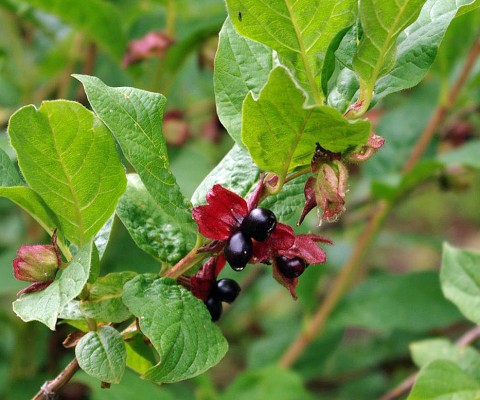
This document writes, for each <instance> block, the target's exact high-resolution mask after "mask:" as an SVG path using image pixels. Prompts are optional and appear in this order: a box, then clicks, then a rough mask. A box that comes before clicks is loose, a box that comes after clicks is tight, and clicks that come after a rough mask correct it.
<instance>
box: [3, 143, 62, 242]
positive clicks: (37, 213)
mask: <svg viewBox="0 0 480 400" xmlns="http://www.w3.org/2000/svg"><path fill="white" fill-rule="evenodd" d="M0 197H5V198H7V199H9V200H11V201H13V202H14V203H15V204H17V205H18V206H20V207H22V208H23V209H24V210H25V211H26V212H28V213H29V214H30V215H31V216H32V217H33V218H34V219H35V220H36V221H37V222H38V223H39V224H40V225H41V226H42V228H44V229H45V230H46V231H47V232H48V233H49V234H50V235H51V234H52V233H53V230H54V229H55V228H57V227H59V225H60V223H59V222H58V220H57V218H56V217H55V215H54V214H53V213H52V211H51V210H50V209H49V208H48V206H47V205H46V204H45V202H44V201H43V200H42V198H41V197H40V196H39V195H38V194H36V193H35V192H34V191H33V190H32V189H30V188H28V187H26V186H24V182H23V180H22V178H21V177H20V174H19V173H18V171H17V169H16V168H15V166H14V164H13V162H12V161H11V160H10V158H9V157H8V155H7V154H6V153H5V152H4V151H3V150H2V149H0Z"/></svg>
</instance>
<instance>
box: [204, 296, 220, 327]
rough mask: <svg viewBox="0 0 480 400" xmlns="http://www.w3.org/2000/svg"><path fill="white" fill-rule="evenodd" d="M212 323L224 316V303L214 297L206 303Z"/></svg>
mask: <svg viewBox="0 0 480 400" xmlns="http://www.w3.org/2000/svg"><path fill="white" fill-rule="evenodd" d="M205 305H206V306H207V310H208V312H209V313H210V316H211V317H212V321H218V320H219V319H220V316H221V315H222V302H221V301H220V300H217V299H216V298H214V297H209V298H208V299H207V301H206V302H205Z"/></svg>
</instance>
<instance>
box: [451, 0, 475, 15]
mask: <svg viewBox="0 0 480 400" xmlns="http://www.w3.org/2000/svg"><path fill="white" fill-rule="evenodd" d="M478 8H480V0H473V1H472V2H471V3H469V5H468V6H465V7H462V8H460V10H458V12H457V15H456V16H457V17H460V16H462V15H464V14H467V13H469V12H471V11H475V10H477V9H478Z"/></svg>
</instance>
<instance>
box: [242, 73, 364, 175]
mask: <svg viewBox="0 0 480 400" xmlns="http://www.w3.org/2000/svg"><path fill="white" fill-rule="evenodd" d="M304 102H305V97H304V94H303V92H302V91H301V90H300V89H299V88H298V87H297V86H296V85H295V83H294V82H293V81H292V79H291V77H290V75H289V74H288V72H287V70H285V69H284V68H282V67H279V68H275V69H274V70H273V71H272V73H271V74H270V78H269V80H268V83H267V84H266V86H265V87H264V88H263V90H262V92H261V93H260V97H259V98H258V100H255V99H254V98H253V96H252V94H251V93H249V95H248V96H247V98H246V99H245V101H244V103H243V112H242V114H243V121H242V139H243V142H244V143H245V144H246V146H247V147H248V150H249V151H250V154H251V156H252V158H253V160H254V161H255V163H256V164H257V165H258V167H259V168H260V169H262V170H264V171H270V172H275V173H276V174H278V175H279V176H280V177H281V179H283V178H284V177H285V175H286V174H287V172H288V171H291V170H293V169H294V168H296V167H300V166H304V165H309V164H310V162H311V159H312V156H313V153H314V151H315V147H316V143H317V142H319V143H320V144H321V145H322V146H323V147H324V148H325V149H327V150H330V151H333V152H342V151H345V150H347V149H348V148H349V147H352V146H357V145H361V144H364V143H365V142H366V141H367V138H368V135H369V133H370V123H369V122H367V121H361V120H359V121H356V122H352V121H349V120H347V119H345V118H344V117H343V115H342V114H341V113H340V112H338V111H337V110H334V109H332V108H330V107H327V106H314V107H309V108H304V107H303V106H302V104H303V103H304Z"/></svg>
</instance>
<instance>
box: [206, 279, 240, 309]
mask: <svg viewBox="0 0 480 400" xmlns="http://www.w3.org/2000/svg"><path fill="white" fill-rule="evenodd" d="M240 290H241V289H240V285H239V284H238V283H237V282H236V281H234V280H233V279H220V280H219V281H218V282H217V284H216V285H215V286H214V288H213V291H212V297H214V298H215V299H217V300H220V301H224V302H225V303H233V302H234V301H235V299H236V298H237V296H238V294H239V293H240Z"/></svg>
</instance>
